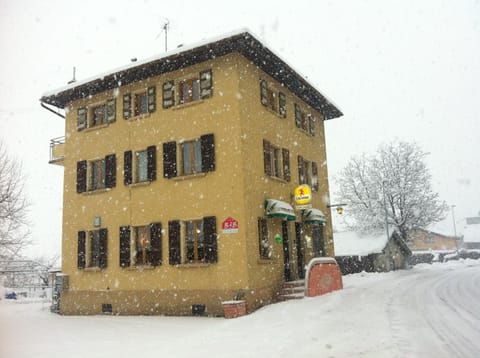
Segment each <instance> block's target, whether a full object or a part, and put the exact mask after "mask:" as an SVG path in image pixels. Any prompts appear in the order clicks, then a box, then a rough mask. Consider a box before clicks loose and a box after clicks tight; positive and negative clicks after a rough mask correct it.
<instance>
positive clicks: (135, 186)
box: [128, 180, 151, 188]
mask: <svg viewBox="0 0 480 358" xmlns="http://www.w3.org/2000/svg"><path fill="white" fill-rule="evenodd" d="M150 183H151V181H150V180H146V181H139V182H137V183H132V184H129V185H128V187H129V188H138V187H142V186H148V185H150Z"/></svg>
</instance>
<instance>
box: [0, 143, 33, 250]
mask: <svg viewBox="0 0 480 358" xmlns="http://www.w3.org/2000/svg"><path fill="white" fill-rule="evenodd" d="M27 208H28V203H27V201H26V199H25V194H24V179H23V176H22V168H21V165H20V164H19V163H18V162H17V161H15V160H13V159H12V158H11V157H9V156H8V153H7V150H6V148H5V147H4V145H3V144H2V142H0V258H2V259H11V258H14V257H16V256H17V255H18V254H19V253H20V251H21V249H22V248H24V247H25V246H27V245H28V244H29V243H30V240H29V236H30V233H29V230H28V227H27V219H26V216H27Z"/></svg>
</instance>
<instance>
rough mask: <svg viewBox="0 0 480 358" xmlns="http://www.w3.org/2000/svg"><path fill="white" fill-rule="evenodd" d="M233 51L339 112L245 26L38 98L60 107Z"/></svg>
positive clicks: (321, 107)
mask: <svg viewBox="0 0 480 358" xmlns="http://www.w3.org/2000/svg"><path fill="white" fill-rule="evenodd" d="M233 52H238V53H240V54H242V55H243V56H244V57H245V58H247V59H248V60H250V61H251V62H252V63H254V64H255V65H256V66H258V67H259V68H260V69H262V70H263V71H265V72H266V73H268V74H269V75H270V76H272V77H273V78H274V79H276V80H277V81H278V82H280V83H282V84H283V85H285V86H286V87H287V88H288V89H289V90H290V91H292V93H294V94H295V95H297V96H298V97H299V98H300V99H302V100H304V101H305V102H306V103H308V104H309V105H310V106H311V107H312V108H314V109H316V110H317V111H319V112H321V113H323V115H324V116H325V119H332V118H337V117H340V116H342V115H343V113H342V112H341V111H340V110H339V109H338V107H337V106H335V105H334V104H333V102H332V101H331V100H329V99H328V98H327V97H326V96H324V95H323V94H321V93H320V91H318V90H317V89H316V88H315V87H314V86H312V85H311V84H310V83H309V82H308V81H307V80H306V79H305V76H303V75H301V74H300V73H299V72H298V71H296V70H294V69H293V67H292V66H290V65H289V64H288V63H287V62H286V61H284V60H283V59H281V58H280V56H278V55H277V54H276V53H274V52H273V51H272V50H270V49H269V48H267V47H266V46H265V45H264V44H263V43H262V42H261V41H260V40H258V39H257V38H256V37H255V36H254V35H252V34H251V32H250V31H249V30H248V29H245V28H243V29H240V30H237V31H234V32H231V33H228V34H225V35H223V36H220V37H216V38H212V39H209V40H205V41H202V42H198V43H195V44H192V45H188V46H182V47H179V48H177V49H175V50H172V51H168V52H166V53H163V54H161V55H158V56H154V57H152V58H149V59H146V60H142V61H138V62H132V63H130V64H128V65H126V66H123V67H120V68H117V69H114V70H112V71H108V72H105V73H102V74H100V75H97V76H94V77H91V78H88V79H86V80H83V81H78V82H73V83H70V84H68V85H67V86H64V87H61V88H58V89H56V90H53V91H49V92H46V93H44V94H43V95H42V97H41V98H40V101H41V102H43V103H46V104H50V105H52V106H55V107H58V108H64V107H65V106H66V104H67V103H69V102H72V101H75V100H78V99H82V98H86V97H89V96H91V95H95V94H98V93H100V92H103V91H106V90H110V89H114V88H117V87H120V86H125V85H127V84H130V83H133V82H138V81H142V80H145V79H147V78H150V77H153V76H158V75H161V74H163V73H167V72H171V71H175V70H178V69H181V68H184V67H188V66H192V65H194V64H197V63H201V62H204V61H208V60H211V59H214V58H217V57H220V56H224V55H226V54H229V53H233Z"/></svg>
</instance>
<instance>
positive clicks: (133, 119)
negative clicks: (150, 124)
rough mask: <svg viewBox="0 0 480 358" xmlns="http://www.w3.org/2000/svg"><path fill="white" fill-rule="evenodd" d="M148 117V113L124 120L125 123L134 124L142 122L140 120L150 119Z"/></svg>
mask: <svg viewBox="0 0 480 358" xmlns="http://www.w3.org/2000/svg"><path fill="white" fill-rule="evenodd" d="M150 116H151V113H150V112H149V113H142V114H138V115H136V116H133V117H130V118H128V119H125V121H127V122H135V121H140V120H142V119H144V118H148V117H150Z"/></svg>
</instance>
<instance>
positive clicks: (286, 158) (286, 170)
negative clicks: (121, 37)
mask: <svg viewBox="0 0 480 358" xmlns="http://www.w3.org/2000/svg"><path fill="white" fill-rule="evenodd" d="M282 163H283V179H284V180H286V181H290V180H291V174H290V152H289V151H288V149H285V148H282Z"/></svg>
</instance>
